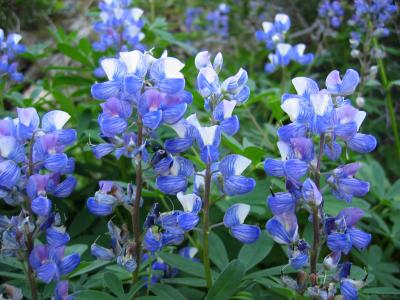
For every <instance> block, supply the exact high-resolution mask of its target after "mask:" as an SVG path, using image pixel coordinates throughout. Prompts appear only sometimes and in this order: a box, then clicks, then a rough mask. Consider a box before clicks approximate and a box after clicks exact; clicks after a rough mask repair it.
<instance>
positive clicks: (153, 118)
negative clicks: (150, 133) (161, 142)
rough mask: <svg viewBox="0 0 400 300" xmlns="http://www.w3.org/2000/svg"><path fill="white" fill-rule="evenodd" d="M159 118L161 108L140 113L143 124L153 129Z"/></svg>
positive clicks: (156, 125) (158, 123)
mask: <svg viewBox="0 0 400 300" xmlns="http://www.w3.org/2000/svg"><path fill="white" fill-rule="evenodd" d="M161 119H162V111H161V110H155V111H152V112H148V113H145V114H143V115H142V120H143V124H144V126H146V127H148V128H151V129H153V130H154V129H156V128H157V127H158V126H159V125H160V122H161Z"/></svg>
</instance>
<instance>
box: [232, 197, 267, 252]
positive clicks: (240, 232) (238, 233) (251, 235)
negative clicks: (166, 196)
mask: <svg viewBox="0 0 400 300" xmlns="http://www.w3.org/2000/svg"><path fill="white" fill-rule="evenodd" d="M249 212H250V205H247V204H242V203H240V204H234V205H232V206H231V207H230V208H228V209H227V211H226V212H225V215H224V225H225V227H227V228H229V230H230V233H231V234H232V235H233V237H234V238H236V239H238V240H239V241H241V242H242V243H244V244H251V243H254V242H255V241H256V240H257V239H258V237H259V236H260V233H261V231H260V228H259V227H258V226H255V225H248V224H243V223H244V220H245V219H246V217H247V215H248V214H249Z"/></svg>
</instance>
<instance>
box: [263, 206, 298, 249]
mask: <svg viewBox="0 0 400 300" xmlns="http://www.w3.org/2000/svg"><path fill="white" fill-rule="evenodd" d="M266 229H267V231H268V233H269V234H270V235H271V237H272V239H273V240H274V241H275V242H277V243H279V244H292V243H293V242H295V241H296V240H297V238H298V225H297V219H296V216H295V215H294V214H292V213H284V214H281V215H278V216H275V217H273V218H272V219H269V220H268V222H267V224H266Z"/></svg>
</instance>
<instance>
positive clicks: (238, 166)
mask: <svg viewBox="0 0 400 300" xmlns="http://www.w3.org/2000/svg"><path fill="white" fill-rule="evenodd" d="M250 164H251V160H250V159H248V158H247V157H244V156H242V155H236V160H235V164H234V166H233V168H234V171H235V175H241V174H242V173H243V171H244V170H246V168H247V167H248V166H250Z"/></svg>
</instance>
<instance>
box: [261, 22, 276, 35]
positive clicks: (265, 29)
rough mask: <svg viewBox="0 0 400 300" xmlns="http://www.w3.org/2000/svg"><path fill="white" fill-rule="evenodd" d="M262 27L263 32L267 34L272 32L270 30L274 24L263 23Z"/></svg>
mask: <svg viewBox="0 0 400 300" xmlns="http://www.w3.org/2000/svg"><path fill="white" fill-rule="evenodd" d="M262 27H263V30H264V32H265V33H268V32H270V31H271V30H272V28H273V27H274V24H272V23H271V22H263V23H262Z"/></svg>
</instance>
